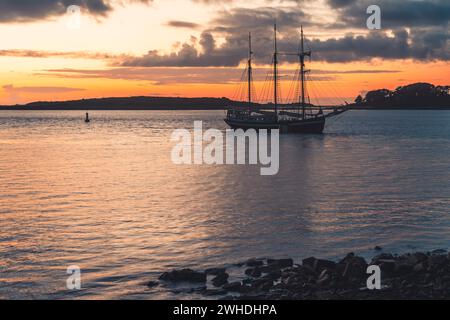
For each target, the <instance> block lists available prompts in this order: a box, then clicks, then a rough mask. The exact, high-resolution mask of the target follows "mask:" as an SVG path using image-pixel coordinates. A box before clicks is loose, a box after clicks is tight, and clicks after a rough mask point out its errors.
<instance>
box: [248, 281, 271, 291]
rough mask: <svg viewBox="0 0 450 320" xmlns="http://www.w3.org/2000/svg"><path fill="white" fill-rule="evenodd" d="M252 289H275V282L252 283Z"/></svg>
mask: <svg viewBox="0 0 450 320" xmlns="http://www.w3.org/2000/svg"><path fill="white" fill-rule="evenodd" d="M251 287H252V289H256V290H263V291H266V290H269V289H270V288H272V287H273V281H272V280H269V279H258V280H255V281H252V283H251Z"/></svg>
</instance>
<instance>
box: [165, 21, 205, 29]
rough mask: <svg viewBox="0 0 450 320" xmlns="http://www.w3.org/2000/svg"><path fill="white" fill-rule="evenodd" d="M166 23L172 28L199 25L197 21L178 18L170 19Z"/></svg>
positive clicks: (193, 27) (192, 27)
mask: <svg viewBox="0 0 450 320" xmlns="http://www.w3.org/2000/svg"><path fill="white" fill-rule="evenodd" d="M166 25H167V26H169V27H174V28H187V29H197V28H199V27H200V25H199V24H197V23H193V22H189V21H179V20H171V21H169V22H167V23H166Z"/></svg>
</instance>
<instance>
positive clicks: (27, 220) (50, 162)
mask: <svg viewBox="0 0 450 320" xmlns="http://www.w3.org/2000/svg"><path fill="white" fill-rule="evenodd" d="M223 116H224V113H223V112H222V111H208V112H204V111H202V112H197V111H185V112H172V111H153V112H152V111H139V112H136V111H129V112H127V111H114V112H112V111H108V112H100V111H98V112H91V118H92V120H93V122H92V123H90V124H85V123H84V122H83V120H84V113H83V112H78V111H60V112H55V111H45V112H44V111H33V112H23V111H15V112H9V111H0V190H1V193H0V231H1V232H0V298H43V299H53V298H56V299H61V298H64V299H70V298H80V297H81V298H88V299H106V298H138V299H161V298H174V297H176V296H173V295H172V294H171V293H170V292H168V291H167V290H165V289H164V288H156V289H148V288H147V287H146V286H145V285H144V283H145V282H146V281H148V280H151V279H154V278H156V277H157V276H158V275H159V274H160V273H161V272H162V271H165V270H167V269H171V268H180V267H191V268H195V269H204V268H207V267H211V266H220V265H223V264H228V263H235V262H240V261H242V260H246V259H247V258H251V257H283V256H291V257H293V258H295V259H296V260H301V259H302V258H305V257H307V256H310V255H316V256H320V257H328V258H332V259H333V258H337V257H340V256H342V255H344V254H345V253H347V252H350V251H354V252H357V253H360V254H363V255H366V256H371V255H373V254H374V252H373V250H372V249H373V247H374V246H376V245H379V246H382V247H383V248H384V249H385V250H386V251H392V252H404V251H414V250H432V249H438V248H448V247H449V246H450V112H449V111H352V112H349V113H347V114H345V115H343V116H341V117H340V118H339V119H337V120H332V121H330V123H329V124H328V125H327V128H326V131H325V134H324V135H322V136H320V135H303V136H302V135H286V136H281V140H280V152H281V158H280V172H279V174H278V175H277V176H268V177H267V176H266V177H264V176H261V175H260V167H259V166H176V165H174V164H172V162H171V160H170V151H171V148H172V146H173V143H172V142H170V135H171V133H172V130H174V129H179V128H192V127H193V122H194V121H195V120H203V121H204V126H205V128H208V127H214V128H219V129H223V130H224V129H226V126H225V123H224V122H223V121H222V118H223ZM69 265H79V266H80V267H81V268H82V272H83V273H82V285H83V289H82V290H81V291H79V292H75V293H74V292H69V291H67V290H66V288H65V282H66V278H67V276H68V275H67V274H66V268H67V267H68V266H69Z"/></svg>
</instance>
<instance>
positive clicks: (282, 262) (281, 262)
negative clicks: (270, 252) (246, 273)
mask: <svg viewBox="0 0 450 320" xmlns="http://www.w3.org/2000/svg"><path fill="white" fill-rule="evenodd" d="M267 265H269V266H271V265H276V266H278V267H279V268H289V267H292V266H293V265H294V260H292V259H267Z"/></svg>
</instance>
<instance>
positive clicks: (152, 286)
mask: <svg viewBox="0 0 450 320" xmlns="http://www.w3.org/2000/svg"><path fill="white" fill-rule="evenodd" d="M157 286H159V282H158V281H150V282H149V283H147V287H149V288H154V287H157Z"/></svg>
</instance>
